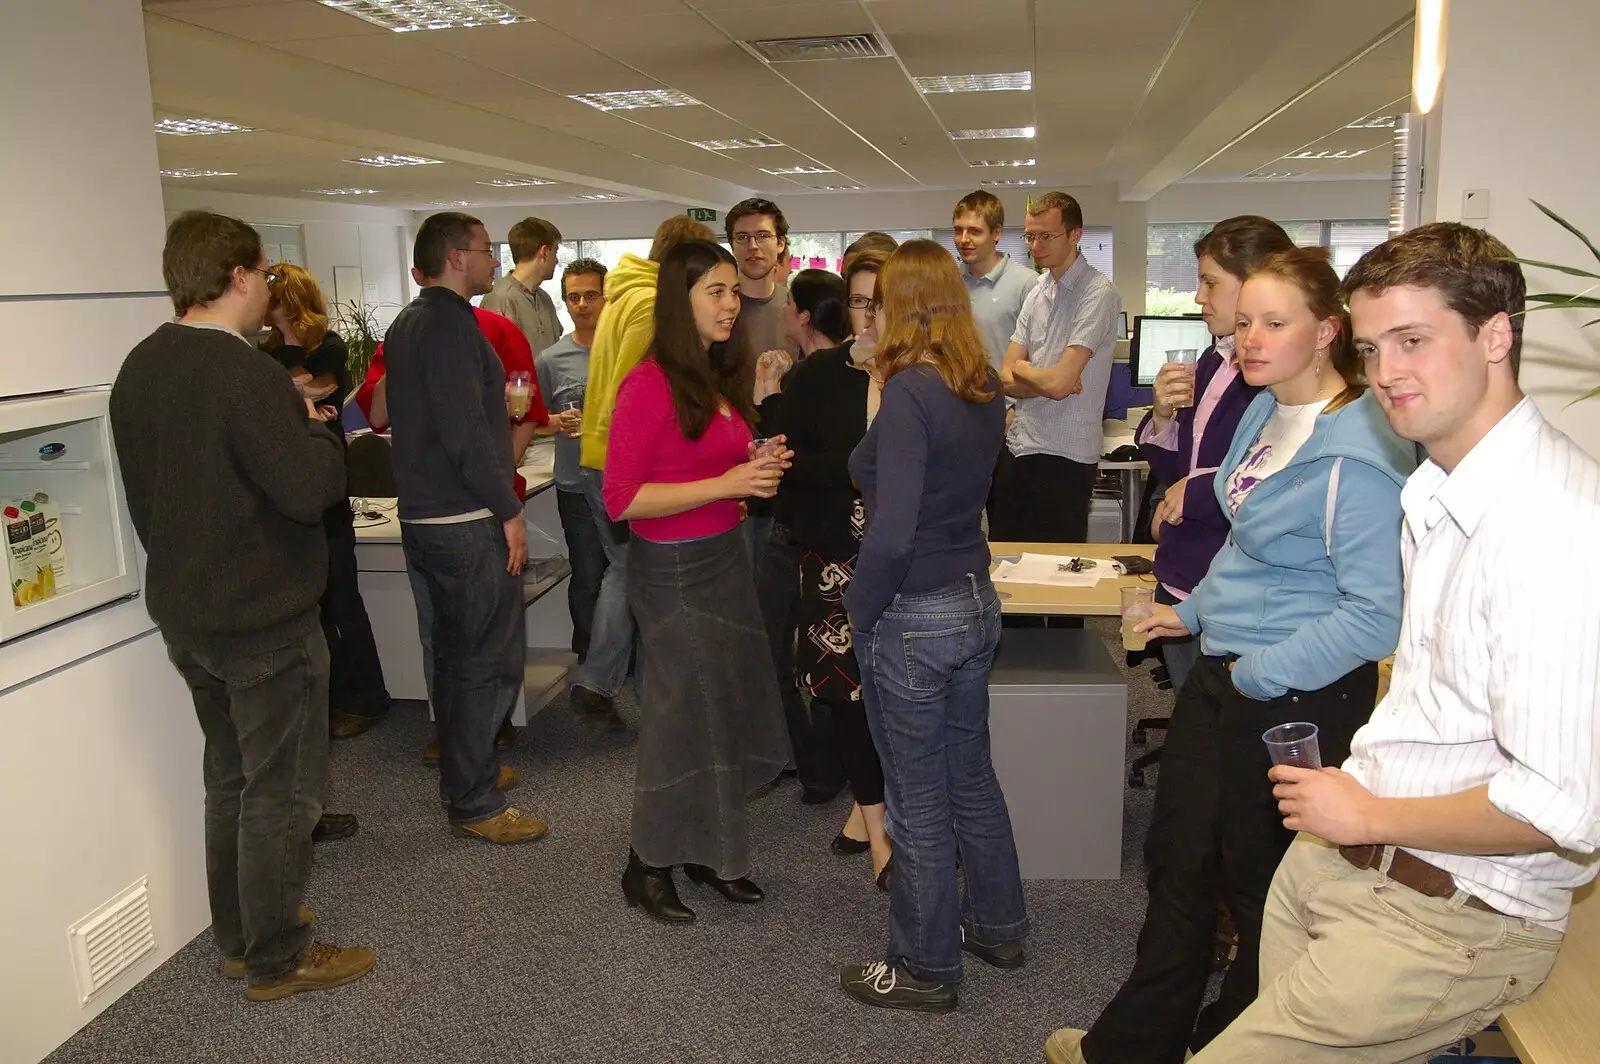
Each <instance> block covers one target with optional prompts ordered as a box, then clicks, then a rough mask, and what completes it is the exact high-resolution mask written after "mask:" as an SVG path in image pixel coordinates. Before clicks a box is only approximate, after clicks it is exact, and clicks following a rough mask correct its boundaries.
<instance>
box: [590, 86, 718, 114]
mask: <svg viewBox="0 0 1600 1064" xmlns="http://www.w3.org/2000/svg"><path fill="white" fill-rule="evenodd" d="M567 99H569V100H577V101H578V102H579V103H586V104H588V105H589V106H590V107H596V108H599V109H600V110H602V111H632V110H636V109H637V108H640V107H698V106H700V101H699V100H697V99H695V98H694V97H693V96H690V95H689V94H688V93H686V92H679V91H678V90H677V89H623V90H621V91H619V92H580V93H576V94H574V95H572V96H568V97H567Z"/></svg>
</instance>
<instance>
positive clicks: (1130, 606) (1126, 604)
mask: <svg viewBox="0 0 1600 1064" xmlns="http://www.w3.org/2000/svg"><path fill="white" fill-rule="evenodd" d="M1120 591H1121V594H1122V649H1123V650H1143V649H1144V648H1145V647H1146V646H1148V645H1149V643H1150V636H1149V635H1147V634H1146V633H1144V632H1135V631H1134V630H1133V626H1134V625H1136V624H1138V623H1139V622H1140V621H1144V620H1149V618H1150V615H1151V614H1152V613H1154V612H1155V609H1156V589H1155V588H1153V587H1130V586H1124V587H1122V588H1121V589H1120Z"/></svg>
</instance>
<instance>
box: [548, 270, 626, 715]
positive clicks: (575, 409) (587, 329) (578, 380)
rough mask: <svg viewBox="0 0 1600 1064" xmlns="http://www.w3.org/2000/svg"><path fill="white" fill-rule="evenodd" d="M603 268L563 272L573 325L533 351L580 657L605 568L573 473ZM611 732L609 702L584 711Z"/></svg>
mask: <svg viewBox="0 0 1600 1064" xmlns="http://www.w3.org/2000/svg"><path fill="white" fill-rule="evenodd" d="M605 285H606V268H605V267H604V266H602V265H601V264H600V263H598V262H596V261H595V260H594V259H579V260H578V261H576V262H574V263H572V264H571V265H569V266H568V267H567V268H566V271H565V272H564V273H562V275H561V298H562V301H563V302H564V303H566V305H567V313H568V314H570V315H571V316H572V332H570V333H568V334H567V335H566V336H563V337H562V338H561V339H559V340H557V341H556V342H555V343H554V344H552V345H551V346H550V347H549V348H547V349H546V350H545V351H543V352H542V353H541V354H540V355H539V358H538V369H539V391H540V392H542V393H543V394H544V396H545V397H546V401H547V402H548V403H549V405H550V409H551V410H552V411H553V412H554V413H553V418H554V420H555V421H556V423H557V425H558V426H559V430H560V433H561V434H560V435H559V436H557V437H556V465H555V478H556V510H557V512H558V513H560V515H561V531H562V533H563V535H564V536H565V537H566V540H567V558H568V560H569V561H570V562H571V563H572V577H571V579H570V580H569V581H568V582H567V610H568V612H569V613H571V615H572V652H573V653H574V654H576V655H578V660H579V661H582V660H583V659H585V658H586V657H588V655H589V638H590V635H591V634H592V633H593V631H594V610H595V603H596V601H598V599H599V597H600V583H601V579H602V578H603V577H604V576H605V571H606V551H605V545H604V544H603V543H602V542H601V541H600V530H599V527H598V526H597V525H596V524H595V520H594V514H593V512H592V511H591V510H590V509H589V500H588V498H587V496H585V495H584V491H583V479H582V478H581V476H580V475H579V473H578V458H579V449H580V447H581V444H580V443H579V440H580V439H581V437H582V436H583V399H584V391H585V389H586V386H587V384H588V380H589V348H590V347H592V346H594V332H595V326H596V325H598V324H599V322H600V311H601V310H602V309H603V308H604V307H605V305H606V296H605ZM585 719H586V720H588V721H590V722H591V723H594V724H596V725H599V726H602V727H604V728H606V729H607V730H608V731H621V730H623V727H624V726H623V723H622V718H621V717H619V716H618V715H617V709H616V706H615V705H613V704H611V703H610V702H609V701H606V702H604V703H602V704H601V705H599V706H597V707H596V708H595V711H594V712H593V713H592V714H590V715H589V716H587V717H586V718H585Z"/></svg>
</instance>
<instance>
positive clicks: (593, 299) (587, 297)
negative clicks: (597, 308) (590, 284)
mask: <svg viewBox="0 0 1600 1064" xmlns="http://www.w3.org/2000/svg"><path fill="white" fill-rule="evenodd" d="M561 298H563V299H565V300H566V301H567V302H568V303H598V302H600V301H601V300H602V299H604V298H605V295H604V293H601V292H568V293H567V294H566V295H564V296H562V297H561Z"/></svg>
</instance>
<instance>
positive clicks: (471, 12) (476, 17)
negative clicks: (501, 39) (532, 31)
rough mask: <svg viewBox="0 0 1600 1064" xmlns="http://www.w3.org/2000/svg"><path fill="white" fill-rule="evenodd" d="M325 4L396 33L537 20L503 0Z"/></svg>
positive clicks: (334, 0) (336, 0) (343, 0)
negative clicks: (507, 4) (509, 5)
mask: <svg viewBox="0 0 1600 1064" xmlns="http://www.w3.org/2000/svg"><path fill="white" fill-rule="evenodd" d="M321 2H322V6H323V7H331V8H333V9H334V10H335V11H343V12H344V13H345V14H347V15H354V16H355V17H356V18H358V19H361V20H362V21H363V22H370V23H372V24H373V25H374V26H382V27H383V28H384V29H386V30H393V31H394V32H396V33H413V32H415V31H417V30H459V29H471V28H472V27H474V26H510V25H512V24H514V23H518V22H532V21H533V19H531V18H529V17H528V16H527V15H524V14H523V13H522V12H520V11H518V10H516V9H515V8H510V7H507V6H506V5H505V4H502V3H500V2H499V0H321Z"/></svg>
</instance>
